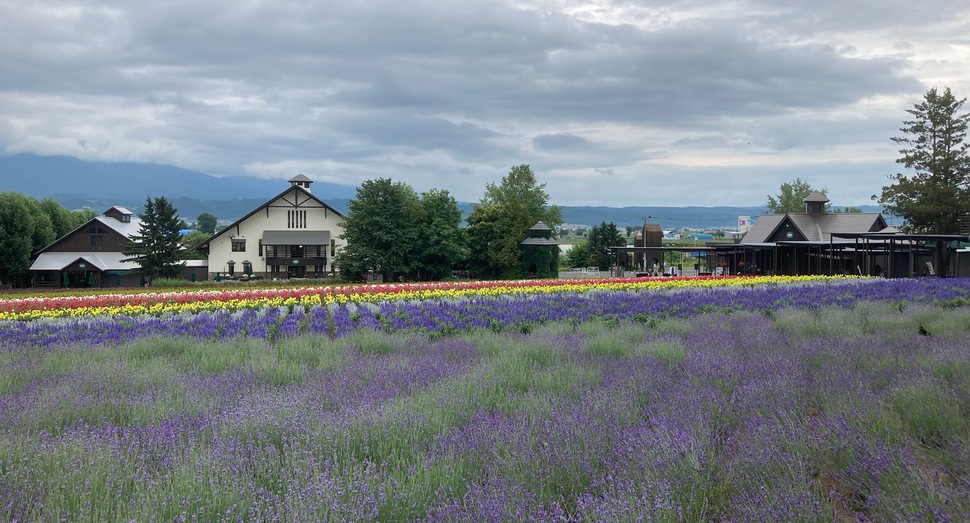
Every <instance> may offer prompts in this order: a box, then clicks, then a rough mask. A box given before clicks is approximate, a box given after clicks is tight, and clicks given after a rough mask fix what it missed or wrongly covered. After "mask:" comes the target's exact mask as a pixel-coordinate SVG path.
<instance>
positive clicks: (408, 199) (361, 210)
mask: <svg viewBox="0 0 970 523" xmlns="http://www.w3.org/2000/svg"><path fill="white" fill-rule="evenodd" d="M423 223H424V208H423V207H422V206H421V201H420V200H419V198H418V195H417V193H415V192H414V189H412V188H411V186H409V185H407V184H405V183H403V182H395V181H393V180H391V179H390V178H378V179H376V180H367V181H365V182H363V183H362V184H361V185H360V187H358V188H357V195H356V196H355V197H354V198H353V199H352V200H350V202H348V204H347V219H346V220H345V221H344V223H343V224H342V226H343V229H344V231H343V233H342V234H341V236H340V237H341V238H343V239H344V240H346V241H347V245H346V247H344V248H343V249H342V250H341V252H340V253H339V254H338V255H337V259H336V264H337V266H338V267H339V268H340V272H341V275H342V276H344V277H345V278H348V279H360V278H361V277H362V276H363V274H364V273H365V272H367V271H370V270H374V271H376V272H377V273H380V274H381V275H382V276H383V277H384V281H392V280H396V279H398V278H401V277H404V276H408V275H410V274H413V273H414V272H415V271H416V270H417V269H418V268H419V266H420V264H419V259H418V253H419V252H420V247H421V245H422V239H421V233H422V224H423Z"/></svg>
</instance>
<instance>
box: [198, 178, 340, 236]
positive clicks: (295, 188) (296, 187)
mask: <svg viewBox="0 0 970 523" xmlns="http://www.w3.org/2000/svg"><path fill="white" fill-rule="evenodd" d="M297 176H302V175H297ZM294 179H295V178H294ZM307 180H309V178H307ZM293 191H299V192H300V195H301V196H306V197H309V198H310V199H312V200H313V201H315V202H317V203H319V204H320V205H322V206H323V207H324V208H326V209H327V210H328V211H329V212H332V213H334V214H336V215H337V216H339V217H341V218H346V216H344V215H343V214H342V213H341V212H340V211H338V210H337V209H334V208H333V207H331V206H330V205H329V204H327V202H325V201H323V200H321V199H320V198H317V197H316V196H314V195H313V193H311V192H310V191H308V190H306V189H304V188H303V187H300V186H299V185H291V186H289V187H287V188H286V190H284V191H283V192H281V193H279V194H277V195H276V196H274V197H272V198H270V199H269V200H266V203H264V204H262V205H260V206H259V207H257V208H255V209H253V210H252V212H250V213H249V214H247V215H246V216H243V217H242V218H240V219H238V220H236V221H234V222H232V223H231V224H229V226H228V227H226V228H224V229H222V230H221V231H216V233H215V234H213V235H212V236H210V237H209V238H208V239H206V240H205V241H204V242H202V243H200V244H199V245H198V246H197V247H196V250H201V249H203V248H206V247H208V245H209V244H210V243H212V241H213V240H215V239H216V238H218V237H220V236H222V235H223V234H226V233H228V232H229V230H230V229H232V228H233V227H236V226H238V225H239V224H240V223H242V222H244V221H246V220H248V219H249V218H250V217H251V216H252V215H254V214H256V213H258V212H259V211H261V210H263V209H265V208H267V207H269V206H270V205H271V204H272V203H273V202H275V201H276V200H279V199H280V198H282V197H284V196H286V195H287V194H288V193H291V192H293Z"/></svg>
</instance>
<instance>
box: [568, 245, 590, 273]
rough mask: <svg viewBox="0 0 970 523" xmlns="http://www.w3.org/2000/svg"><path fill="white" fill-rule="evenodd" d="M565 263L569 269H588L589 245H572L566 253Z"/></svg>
mask: <svg viewBox="0 0 970 523" xmlns="http://www.w3.org/2000/svg"><path fill="white" fill-rule="evenodd" d="M566 261H567V263H568V264H569V266H570V267H589V264H590V256H589V244H588V243H587V242H581V243H576V244H573V246H572V247H570V248H569V250H568V251H566Z"/></svg>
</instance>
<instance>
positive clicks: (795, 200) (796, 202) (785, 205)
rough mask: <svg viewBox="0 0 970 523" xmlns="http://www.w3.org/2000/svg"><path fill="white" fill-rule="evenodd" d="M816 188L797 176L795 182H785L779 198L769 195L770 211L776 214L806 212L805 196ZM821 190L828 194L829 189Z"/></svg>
mask: <svg viewBox="0 0 970 523" xmlns="http://www.w3.org/2000/svg"><path fill="white" fill-rule="evenodd" d="M814 190H815V189H813V188H812V186H811V185H809V184H808V182H805V181H802V179H801V178H795V181H794V182H788V183H783V184H781V192H780V193H779V194H778V198H777V199H776V198H774V197H773V196H771V195H768V212H771V213H774V214H785V213H800V212H805V198H807V197H808V195H809V194H812V191H814ZM819 192H820V193H822V194H824V195H826V196H828V189H820V190H819ZM827 207H828V206H826V208H827Z"/></svg>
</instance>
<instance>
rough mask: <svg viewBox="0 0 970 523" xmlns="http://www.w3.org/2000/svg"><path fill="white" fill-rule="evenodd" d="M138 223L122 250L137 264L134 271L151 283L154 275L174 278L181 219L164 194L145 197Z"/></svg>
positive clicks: (178, 268) (179, 257)
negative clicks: (134, 233)
mask: <svg viewBox="0 0 970 523" xmlns="http://www.w3.org/2000/svg"><path fill="white" fill-rule="evenodd" d="M138 218H139V219H140V220H141V225H140V227H139V228H138V234H136V235H134V236H132V237H131V238H129V239H130V242H129V243H128V246H127V247H126V248H125V250H124V251H122V253H123V254H124V255H125V256H128V259H129V260H130V261H134V262H137V263H138V265H139V267H138V268H137V269H135V270H134V271H133V272H135V273H136V274H140V275H142V276H144V277H145V281H146V282H148V283H151V282H152V281H154V280H155V279H156V278H175V277H178V275H179V274H180V273H181V272H182V268H183V267H184V265H185V264H184V263H182V262H181V260H182V253H181V250H182V242H181V237H180V236H179V230H180V229H181V225H182V219H181V218H179V215H178V211H177V210H176V209H175V207H174V206H173V205H172V204H171V203H170V202H169V201H168V200H167V199H165V197H164V196H161V197H158V198H155V199H152V198H146V199H145V209H144V211H143V212H142V213H141V214H139V215H138Z"/></svg>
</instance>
